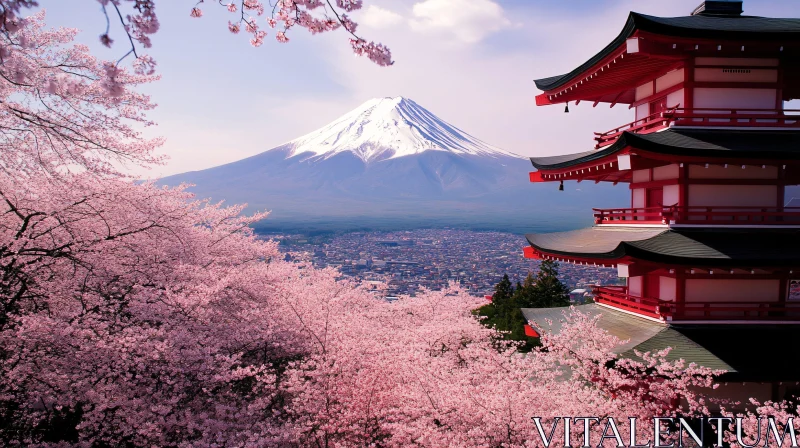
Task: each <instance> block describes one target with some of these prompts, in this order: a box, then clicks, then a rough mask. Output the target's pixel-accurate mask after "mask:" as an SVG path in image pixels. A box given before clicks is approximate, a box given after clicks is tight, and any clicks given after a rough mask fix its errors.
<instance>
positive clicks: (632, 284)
mask: <svg viewBox="0 0 800 448" xmlns="http://www.w3.org/2000/svg"><path fill="white" fill-rule="evenodd" d="M642 284H643V282H642V277H628V294H630V295H632V296H637V297H641V296H642Z"/></svg>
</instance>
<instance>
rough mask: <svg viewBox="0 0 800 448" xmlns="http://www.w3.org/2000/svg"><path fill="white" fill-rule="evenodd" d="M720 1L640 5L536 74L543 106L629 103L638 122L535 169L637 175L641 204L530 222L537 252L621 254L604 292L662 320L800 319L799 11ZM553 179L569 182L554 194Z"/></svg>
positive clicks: (544, 173) (583, 258) (579, 257)
mask: <svg viewBox="0 0 800 448" xmlns="http://www.w3.org/2000/svg"><path fill="white" fill-rule="evenodd" d="M741 13H742V4H741V2H739V1H714V0H709V1H706V2H704V3H703V4H702V5H701V6H700V7H698V8H697V9H696V10H695V12H694V13H693V15H692V16H688V17H675V18H659V17H651V16H646V15H642V14H637V13H631V14H630V16H629V18H628V22H627V24H626V25H625V28H624V29H623V30H622V32H621V33H620V34H619V36H617V38H616V39H615V40H614V41H612V42H611V43H610V44H609V45H607V46H606V48H604V49H603V50H602V51H601V52H600V53H598V54H597V55H595V56H594V57H593V58H592V59H590V60H589V61H587V62H585V63H584V64H582V65H580V66H579V67H577V68H576V69H574V70H572V71H571V72H570V73H567V74H565V75H561V76H554V77H550V78H546V79H540V80H537V81H536V85H537V87H538V88H539V89H541V90H543V91H544V92H543V93H542V94H541V95H539V96H537V97H536V102H537V104H538V105H547V104H555V103H564V102H569V101H574V102H576V103H577V102H578V101H592V102H594V105H595V106H596V105H597V104H598V103H600V102H607V103H610V104H611V105H612V107H613V106H614V105H615V104H619V103H624V104H629V105H630V108H632V109H634V111H633V114H634V116H635V117H634V121H632V122H631V123H628V124H626V125H623V126H619V127H617V128H615V129H612V130H610V131H606V132H599V133H595V142H594V145H593V146H594V149H592V150H590V151H586V152H581V153H577V154H569V155H562V156H556V157H534V158H531V162H532V163H533V166H534V167H535V168H536V169H537V171H535V172H532V173H530V180H531V182H562V183H563V182H564V181H569V180H575V181H578V182H581V181H594V182H595V183H597V182H613V183H614V184H617V183H625V184H628V186H629V189H630V191H631V199H630V206H629V207H628V206H627V205H624V206H623V207H624V208H616V209H594V222H595V226H594V227H592V228H589V229H583V230H577V231H571V232H560V233H550V234H531V235H526V237H527V239H528V242H529V243H530V247H525V248H524V254H525V256H526V257H528V258H538V259H554V260H558V261H562V262H569V263H576V264H581V265H597V266H608V267H616V268H617V270H618V273H619V276H620V277H621V278H624V279H625V286H596V287H595V288H594V293H595V301H596V302H597V304H598V305H600V306H602V307H607V308H609V307H610V308H613V309H616V310H619V311H620V312H623V313H630V314H631V315H635V316H638V317H641V318H644V319H649V320H653V321H658V322H660V323H662V324H664V323H674V322H680V323H687V322H695V323H723V322H728V323H730V322H737V323H745V322H747V323H750V324H753V323H759V322H763V321H770V322H788V323H800V207H787V206H786V197H785V191H786V186H787V185H795V184H800V111H791V110H785V109H784V108H783V101H786V100H790V99H793V98H800V19H772V18H763V17H747V16H742V15H741ZM554 194H557V193H554Z"/></svg>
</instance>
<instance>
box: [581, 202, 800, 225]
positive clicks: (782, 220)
mask: <svg viewBox="0 0 800 448" xmlns="http://www.w3.org/2000/svg"><path fill="white" fill-rule="evenodd" d="M592 210H593V211H594V222H595V224H597V225H620V224H626V225H627V224H640V225H646V224H663V225H673V224H674V225H714V226H718V225H734V226H751V225H771V226H772V225H775V226H800V207H703V206H688V207H686V206H677V205H673V206H666V207H645V208H612V209H598V208H595V209H592Z"/></svg>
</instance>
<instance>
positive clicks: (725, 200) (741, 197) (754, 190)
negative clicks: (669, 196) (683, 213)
mask: <svg viewBox="0 0 800 448" xmlns="http://www.w3.org/2000/svg"><path fill="white" fill-rule="evenodd" d="M777 202H778V187H777V186H776V185H691V184H690V185H689V204H688V205H690V206H705V207H777V206H778V203H777ZM665 203H666V201H665Z"/></svg>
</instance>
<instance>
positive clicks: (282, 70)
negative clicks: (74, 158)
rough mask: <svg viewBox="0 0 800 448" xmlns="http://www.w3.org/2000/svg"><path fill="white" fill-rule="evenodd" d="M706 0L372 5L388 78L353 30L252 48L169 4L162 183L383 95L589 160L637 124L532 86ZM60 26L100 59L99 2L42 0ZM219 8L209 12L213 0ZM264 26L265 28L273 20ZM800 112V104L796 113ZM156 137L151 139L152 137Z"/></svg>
mask: <svg viewBox="0 0 800 448" xmlns="http://www.w3.org/2000/svg"><path fill="white" fill-rule="evenodd" d="M699 1H700V0H561V1H556V0H364V8H362V9H361V10H360V11H357V12H355V13H353V14H352V17H353V19H354V20H356V21H357V22H358V23H359V27H358V34H359V35H361V36H362V37H364V38H365V39H367V40H374V41H377V42H381V43H383V44H385V45H387V46H388V47H389V48H390V49H391V50H392V53H393V59H394V60H395V64H394V65H393V66H391V67H378V66H376V65H375V64H373V63H372V62H370V61H369V60H367V59H366V58H360V57H357V56H355V55H353V53H352V51H351V50H350V46H349V43H348V36H347V35H346V34H345V33H344V32H343V31H342V30H338V31H334V32H331V33H323V34H319V35H314V36H312V35H310V34H309V33H308V32H306V31H305V30H304V29H300V28H295V29H293V30H292V31H291V33H290V34H289V38H290V39H291V40H290V42H289V43H286V44H280V43H278V42H276V41H275V39H274V32H272V31H273V30H268V31H270V34H269V35H268V37H267V39H266V41H265V43H264V45H262V46H261V47H259V48H254V47H252V46H250V44H249V42H248V41H249V37H248V36H247V35H246V33H241V34H239V35H233V34H231V33H230V32H228V30H227V21H228V20H231V19H232V18H233V17H234V15H233V14H230V13H228V12H227V11H226V10H225V9H224V8H221V7H219V6H217V5H215V3H216V2H214V1H212V2H210V3H211V4H206V5H205V6H204V5H201V7H202V8H203V10H204V16H203V17H202V18H199V19H197V18H191V17H189V10H190V9H191V7H192V6H193V5H194V3H195V2H194V1H193V0H169V1H166V0H161V1H160V2H157V13H158V17H159V21H160V23H161V28H160V30H159V32H158V33H157V34H156V35H155V36H154V37H153V47H152V48H150V49H147V50H146V51H145V52H146V53H147V54H149V55H151V56H152V57H153V58H155V59H156V61H157V63H158V73H159V74H160V75H161V76H162V78H161V80H160V81H158V82H156V83H154V84H152V85H148V86H146V88H144V89H143V90H144V91H146V92H147V93H149V94H151V95H152V96H153V99H154V101H155V102H156V103H158V105H159V107H158V108H157V109H156V110H155V111H154V112H153V113H152V115H151V117H152V118H153V119H154V120H155V121H156V122H157V123H158V127H157V128H156V129H155V130H154V131H153V135H160V136H164V137H166V144H165V145H164V146H163V147H162V148H161V150H160V151H161V152H162V153H163V154H165V155H167V156H168V158H169V160H168V161H167V163H166V164H165V165H163V166H158V167H155V168H153V169H151V170H149V171H146V172H141V171H140V170H135V171H136V172H137V173H139V174H141V175H142V176H144V177H150V178H157V177H161V176H166V175H170V174H176V173H181V172H186V171H194V170H200V169H205V168H210V167H213V166H217V165H221V164H225V163H229V162H233V161H236V160H240V159H243V158H246V157H249V156H252V155H255V154H258V153H260V152H263V151H266V150H269V149H271V148H273V147H275V146H278V145H280V144H282V143H285V142H287V141H289V140H292V139H294V138H297V137H299V136H301V135H303V134H306V133H308V132H311V131H313V130H315V129H317V128H319V127H322V126H324V125H326V124H327V123H329V122H331V121H333V120H334V119H335V118H337V117H339V116H341V115H344V114H345V113H347V112H348V111H350V110H351V109H354V108H355V107H357V106H358V105H360V104H361V103H363V102H365V101H367V100H369V99H371V98H376V97H395V96H404V97H407V98H410V99H412V100H414V101H416V102H417V103H418V104H420V105H421V106H423V107H425V108H426V109H428V110H429V111H431V112H432V113H434V114H435V115H437V116H439V117H440V118H442V119H444V120H445V121H447V122H449V123H451V124H453V125H455V126H457V127H459V128H461V129H462V130H464V131H466V132H467V133H469V134H472V135H473V136H475V137H478V138H480V139H482V140H484V141H486V142H487V143H489V144H491V145H494V146H497V147H500V148H502V149H505V150H507V151H511V152H513V153H516V154H519V155H523V156H534V155H538V156H544V155H557V154H567V153H575V152H583V151H587V150H589V149H591V148H592V147H593V143H594V142H593V140H592V137H593V132H595V131H597V132H600V131H605V130H608V129H611V128H614V127H617V126H619V125H621V124H624V123H627V122H630V121H632V120H633V111H632V110H629V109H628V108H627V106H626V105H618V106H616V107H614V108H613V109H609V107H608V105H607V104H606V105H603V104H600V105H598V106H597V107H596V108H592V105H591V104H590V103H581V104H580V105H578V106H574V105H570V113H569V114H565V113H564V110H563V106H548V107H536V105H535V100H534V97H535V96H536V95H537V94H538V93H540V92H539V91H538V90H537V89H536V87H535V85H534V83H533V80H534V79H537V78H543V77H548V76H553V75H559V74H562V73H565V72H567V71H569V70H571V69H573V68H575V67H576V66H578V65H580V64H581V63H582V62H584V61H585V60H587V59H588V58H590V57H591V56H592V55H594V54H595V53H597V52H598V51H600V50H601V49H602V48H603V47H604V46H605V45H606V44H608V43H609V42H610V41H611V40H612V39H613V38H614V37H616V35H617V34H619V32H620V31H621V29H622V27H623V25H624V24H625V20H626V19H627V16H628V13H629V11H636V12H640V13H644V14H650V15H658V16H665V17H667V16H683V15H688V14H689V13H690V12H691V11H692V10H693V9H694V7H696V6H697V4H698V3H699ZM39 3H40V5H41V6H42V7H43V8H44V9H45V10H46V11H47V19H46V20H47V22H48V24H49V25H51V26H65V27H71V28H78V29H80V30H82V32H81V33H80V34H79V36H78V41H79V42H81V43H84V44H86V45H89V46H90V48H91V49H92V51H93V52H94V54H95V55H97V56H98V57H101V58H104V59H109V60H116V59H118V58H119V57H120V56H121V55H122V54H124V53H125V52H126V51H127V47H126V46H125V45H124V42H123V39H124V38H125V36H124V34H122V33H121V32H120V30H119V28H118V27H117V28H116V29H115V28H113V27H112V33H111V37H112V38H113V39H115V40H116V42H117V43H115V45H114V46H113V47H112V48H111V49H106V48H104V47H102V46H101V45H100V44H99V40H98V36H99V35H100V34H102V33H103V31H104V30H105V18H104V16H103V15H102V12H101V11H100V8H99V4H98V3H97V1H96V0H69V1H65V0H40V1H39ZM206 3H208V2H206ZM744 10H745V14H747V15H758V16H770V17H800V0H745V2H744ZM262 21H263V19H262ZM792 107H794V108H800V106H798V105H792ZM149 132H150V131H149Z"/></svg>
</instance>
